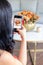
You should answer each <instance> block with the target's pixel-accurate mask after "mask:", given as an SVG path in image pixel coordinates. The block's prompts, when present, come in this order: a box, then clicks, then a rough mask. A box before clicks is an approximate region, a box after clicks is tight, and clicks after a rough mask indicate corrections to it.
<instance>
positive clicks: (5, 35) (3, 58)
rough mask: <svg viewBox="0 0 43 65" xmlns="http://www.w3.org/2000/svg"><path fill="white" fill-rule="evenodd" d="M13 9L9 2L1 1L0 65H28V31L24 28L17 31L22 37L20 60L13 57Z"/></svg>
mask: <svg viewBox="0 0 43 65" xmlns="http://www.w3.org/2000/svg"><path fill="white" fill-rule="evenodd" d="M11 19H12V8H11V5H10V3H9V2H8V1H7V0H0V65H26V63H27V44H26V30H25V28H24V27H23V26H22V30H19V29H17V31H18V34H19V35H20V36H21V39H22V41H21V47H20V52H19V56H18V59H16V58H15V57H13V55H12V53H13V48H14V47H13V46H14V43H12V38H11V39H10V35H11V34H12V27H11Z"/></svg>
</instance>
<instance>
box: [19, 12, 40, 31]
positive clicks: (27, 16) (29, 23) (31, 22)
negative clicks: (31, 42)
mask: <svg viewBox="0 0 43 65" xmlns="http://www.w3.org/2000/svg"><path fill="white" fill-rule="evenodd" d="M18 15H21V16H23V21H22V24H23V25H24V26H25V28H26V30H27V31H30V30H32V29H33V28H34V27H35V23H36V22H37V20H38V19H39V16H37V15H36V14H35V13H33V12H31V11H21V12H19V13H18Z"/></svg>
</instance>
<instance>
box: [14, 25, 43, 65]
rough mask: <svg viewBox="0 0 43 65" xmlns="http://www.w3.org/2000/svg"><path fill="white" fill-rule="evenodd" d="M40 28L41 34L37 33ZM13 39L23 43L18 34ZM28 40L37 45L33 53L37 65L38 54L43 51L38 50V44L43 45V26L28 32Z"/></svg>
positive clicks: (36, 26)
mask: <svg viewBox="0 0 43 65" xmlns="http://www.w3.org/2000/svg"><path fill="white" fill-rule="evenodd" d="M38 28H39V32H38V31H37V29H38ZM13 39H14V40H16V41H21V38H20V36H19V35H18V34H17V33H16V34H14V37H13ZM26 40H27V42H34V43H35V48H34V50H32V51H34V65H36V52H37V51H43V50H37V49H36V45H37V42H38V43H39V42H42V43H43V24H36V25H35V28H34V29H33V30H32V31H29V32H26Z"/></svg>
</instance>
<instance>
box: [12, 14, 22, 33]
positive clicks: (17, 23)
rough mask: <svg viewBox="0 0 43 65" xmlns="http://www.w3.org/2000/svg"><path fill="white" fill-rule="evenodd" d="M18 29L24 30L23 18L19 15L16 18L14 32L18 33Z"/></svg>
mask: <svg viewBox="0 0 43 65" xmlns="http://www.w3.org/2000/svg"><path fill="white" fill-rule="evenodd" d="M17 28H19V29H21V28H22V16H19V15H15V16H14V22H13V31H15V32H17V30H16V29H17Z"/></svg>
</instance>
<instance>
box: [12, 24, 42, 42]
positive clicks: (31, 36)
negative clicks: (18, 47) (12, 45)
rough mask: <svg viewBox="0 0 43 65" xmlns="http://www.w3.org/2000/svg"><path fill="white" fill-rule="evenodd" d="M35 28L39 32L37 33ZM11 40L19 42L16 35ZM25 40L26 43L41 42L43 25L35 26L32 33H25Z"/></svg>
mask: <svg viewBox="0 0 43 65" xmlns="http://www.w3.org/2000/svg"><path fill="white" fill-rule="evenodd" d="M37 28H38V30H39V32H38V31H37ZM13 39H14V40H16V41H21V37H20V35H18V33H16V34H14V36H13ZM26 40H27V41H28V42H35V41H37V42H43V24H36V25H35V28H34V29H33V30H32V31H29V32H26Z"/></svg>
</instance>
